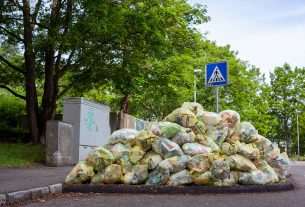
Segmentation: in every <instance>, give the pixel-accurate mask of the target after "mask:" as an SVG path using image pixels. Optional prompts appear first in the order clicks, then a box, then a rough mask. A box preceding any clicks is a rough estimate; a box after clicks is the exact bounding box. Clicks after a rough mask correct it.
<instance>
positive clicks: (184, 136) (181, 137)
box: [171, 127, 196, 146]
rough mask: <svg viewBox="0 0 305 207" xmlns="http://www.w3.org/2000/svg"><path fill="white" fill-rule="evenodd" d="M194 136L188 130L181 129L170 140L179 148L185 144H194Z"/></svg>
mask: <svg viewBox="0 0 305 207" xmlns="http://www.w3.org/2000/svg"><path fill="white" fill-rule="evenodd" d="M195 138H196V135H195V134H194V132H193V131H192V130H191V129H189V128H184V127H182V128H181V131H180V132H178V133H177V134H176V135H175V136H173V137H172V138H171V140H172V141H173V142H175V143H177V144H178V145H179V146H182V145H184V144H185V143H192V142H195Z"/></svg>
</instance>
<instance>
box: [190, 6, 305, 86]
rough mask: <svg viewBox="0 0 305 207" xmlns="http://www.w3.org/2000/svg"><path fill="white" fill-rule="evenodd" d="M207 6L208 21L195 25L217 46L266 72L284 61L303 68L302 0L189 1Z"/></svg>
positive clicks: (304, 10)
mask: <svg viewBox="0 0 305 207" xmlns="http://www.w3.org/2000/svg"><path fill="white" fill-rule="evenodd" d="M189 3H191V4H194V3H200V4H204V5H207V10H208V15H209V16H210V17H211V21H210V22H209V23H207V24H203V25H201V26H199V27H198V28H199V29H200V31H202V32H204V33H205V32H208V34H207V38H208V39H210V40H213V41H216V43H217V45H221V46H223V45H227V44H229V45H231V49H232V50H235V51H238V53H239V54H238V58H240V59H241V60H244V61H249V63H250V64H251V65H255V66H256V67H259V68H260V70H261V72H262V73H265V74H266V78H267V81H268V80H269V72H272V71H273V70H274V68H275V67H278V66H282V65H283V64H284V63H285V62H287V63H289V64H290V65H291V66H292V67H305V0H189Z"/></svg>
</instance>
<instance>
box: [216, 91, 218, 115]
mask: <svg viewBox="0 0 305 207" xmlns="http://www.w3.org/2000/svg"><path fill="white" fill-rule="evenodd" d="M216 113H217V114H218V86H217V87H216Z"/></svg>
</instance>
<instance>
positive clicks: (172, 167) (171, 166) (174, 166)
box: [159, 155, 191, 173]
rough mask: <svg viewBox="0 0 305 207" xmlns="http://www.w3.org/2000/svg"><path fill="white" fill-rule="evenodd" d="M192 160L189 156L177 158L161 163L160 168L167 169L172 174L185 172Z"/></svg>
mask: <svg viewBox="0 0 305 207" xmlns="http://www.w3.org/2000/svg"><path fill="white" fill-rule="evenodd" d="M190 160H191V156H189V155H181V156H175V157H171V158H167V159H165V160H163V161H161V162H160V163H159V166H160V167H162V168H167V169H168V170H169V172H170V173H176V172H179V171H182V170H184V169H185V168H186V167H187V165H188V163H189V161H190Z"/></svg>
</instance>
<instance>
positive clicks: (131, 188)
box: [63, 182, 294, 194]
mask: <svg viewBox="0 0 305 207" xmlns="http://www.w3.org/2000/svg"><path fill="white" fill-rule="evenodd" d="M293 189H294V185H293V184H292V183H291V182H285V183H280V184H270V185H240V186H196V185H191V186H148V185H123V184H107V185H90V184H79V185H78V184H75V185H63V192H65V193H67V192H77V193H137V194H153V193H154V194H208V193H213V194H215V193H217V194H223V193H265V192H277V191H287V190H293Z"/></svg>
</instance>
